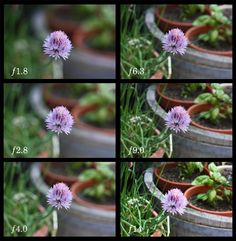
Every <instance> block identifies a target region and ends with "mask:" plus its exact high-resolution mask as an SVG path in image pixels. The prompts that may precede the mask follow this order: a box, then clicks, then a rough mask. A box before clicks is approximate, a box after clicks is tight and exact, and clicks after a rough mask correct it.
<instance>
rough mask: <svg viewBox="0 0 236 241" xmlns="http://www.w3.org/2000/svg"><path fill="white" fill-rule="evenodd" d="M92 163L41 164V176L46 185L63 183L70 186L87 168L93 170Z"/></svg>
mask: <svg viewBox="0 0 236 241" xmlns="http://www.w3.org/2000/svg"><path fill="white" fill-rule="evenodd" d="M95 166H96V164H95V163H94V162H43V163H41V171H42V176H43V178H44V180H45V181H46V183H47V184H48V185H53V184H56V183H58V182H63V183H65V184H67V185H68V186H71V185H72V184H74V183H75V182H77V181H78V178H77V176H78V174H79V173H81V172H83V171H84V170H86V169H88V168H95Z"/></svg>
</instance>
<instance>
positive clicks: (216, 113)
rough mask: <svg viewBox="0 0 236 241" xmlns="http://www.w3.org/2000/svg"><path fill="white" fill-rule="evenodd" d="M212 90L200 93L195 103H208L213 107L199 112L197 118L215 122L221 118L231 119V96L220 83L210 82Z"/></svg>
mask: <svg viewBox="0 0 236 241" xmlns="http://www.w3.org/2000/svg"><path fill="white" fill-rule="evenodd" d="M211 87H212V92H209V93H203V94H200V95H199V96H198V97H197V98H196V99H195V100H194V102H195V103H208V104H211V105H212V106H213V107H212V108H210V109H209V110H208V111H204V112H202V113H200V115H199V118H203V119H206V120H209V121H210V122H211V123H213V124H216V123H217V122H219V121H220V120H221V119H227V118H228V119H232V98H230V96H229V95H227V94H226V93H225V92H224V89H223V88H222V86H221V85H220V84H217V83H213V84H211Z"/></svg>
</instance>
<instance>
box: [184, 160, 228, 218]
mask: <svg viewBox="0 0 236 241" xmlns="http://www.w3.org/2000/svg"><path fill="white" fill-rule="evenodd" d="M208 168H209V171H210V175H200V176H198V177H197V178H196V179H195V180H194V181H193V182H192V184H193V185H196V186H194V187H191V188H189V189H187V190H186V191H185V193H184V195H185V197H186V198H187V199H188V201H189V207H191V208H193V209H195V210H198V211H201V212H206V213H211V214H215V215H221V216H228V217H231V216H232V187H230V183H229V182H228V181H227V179H226V178H225V177H224V176H222V175H221V173H220V171H219V169H218V168H217V166H216V165H215V164H214V163H213V162H212V163H210V164H209V166H208Z"/></svg>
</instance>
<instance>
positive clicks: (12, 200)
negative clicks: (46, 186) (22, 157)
mask: <svg viewBox="0 0 236 241" xmlns="http://www.w3.org/2000/svg"><path fill="white" fill-rule="evenodd" d="M29 177H30V175H29V171H28V170H26V168H25V167H24V166H23V163H20V162H12V163H7V162H4V185H3V187H4V236H13V237H17V236H32V235H33V234H34V233H35V232H36V231H37V230H38V229H39V228H41V227H42V226H43V225H45V224H48V225H49V230H52V219H51V218H52V216H49V217H48V218H46V219H45V220H44V221H43V222H40V219H39V216H40V215H41V214H40V211H39V209H38V208H39V205H40V204H41V203H40V195H39V193H37V191H36V190H35V188H33V187H32V186H30V185H29V183H30V180H29ZM13 227H14V230H13Z"/></svg>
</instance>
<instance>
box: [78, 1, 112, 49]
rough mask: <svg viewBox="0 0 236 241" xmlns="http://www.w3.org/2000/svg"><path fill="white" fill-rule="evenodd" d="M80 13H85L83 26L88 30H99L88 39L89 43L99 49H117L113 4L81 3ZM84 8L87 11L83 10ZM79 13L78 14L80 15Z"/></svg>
mask: <svg viewBox="0 0 236 241" xmlns="http://www.w3.org/2000/svg"><path fill="white" fill-rule="evenodd" d="M77 8H78V9H79V14H80V13H82V14H84V15H85V16H84V19H83V21H82V22H81V26H82V27H83V28H84V29H86V31H93V30H98V31H99V33H98V34H95V35H92V36H91V38H89V39H88V44H89V45H90V46H92V47H93V48H96V49H99V50H108V51H114V50H115V34H114V32H115V8H114V6H112V5H79V6H77ZM83 8H85V9H86V12H88V14H89V15H86V12H85V13H84V12H83ZM79 14H78V16H80V15H79Z"/></svg>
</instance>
